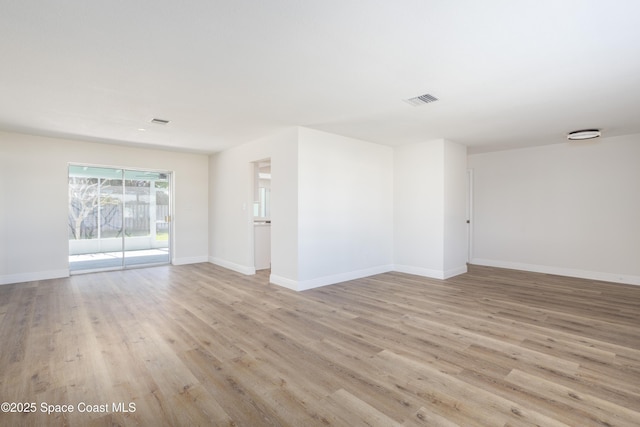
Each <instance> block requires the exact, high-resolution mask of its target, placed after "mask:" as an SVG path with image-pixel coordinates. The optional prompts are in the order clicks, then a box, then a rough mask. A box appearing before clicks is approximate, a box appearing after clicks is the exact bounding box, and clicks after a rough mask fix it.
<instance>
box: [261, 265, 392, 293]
mask: <svg viewBox="0 0 640 427" xmlns="http://www.w3.org/2000/svg"><path fill="white" fill-rule="evenodd" d="M389 271H393V266H391V265H382V266H378V267H371V268H365V269H362V270H356V271H349V272H347V273H339V274H332V275H329V276H323V277H317V278H315V279H308V280H291V279H287V278H286V277H281V276H276V275H273V274H272V275H271V276H270V277H269V281H270V282H271V283H273V284H275V285H279V286H283V287H285V288H288V289H292V290H294V291H306V290H309V289H314V288H319V287H321V286H327V285H333V284H336V283H341V282H347V281H349V280H355V279H361V278H363V277H369V276H373V275H375V274H382V273H387V272H389Z"/></svg>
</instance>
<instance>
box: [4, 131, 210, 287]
mask: <svg viewBox="0 0 640 427" xmlns="http://www.w3.org/2000/svg"><path fill="white" fill-rule="evenodd" d="M70 162H71V163H87V164H96V165H106V166H121V167H131V168H147V169H159V170H168V171H173V172H174V184H175V187H174V188H175V193H174V205H175V212H174V230H175V236H174V237H175V239H174V242H173V243H174V253H173V257H174V259H173V262H174V263H176V264H181V263H191V262H203V261H206V260H207V226H208V223H207V218H208V212H207V186H206V183H207V180H208V165H207V156H206V155H199V154H188V153H178V152H169V151H162V150H152V149H142V148H132V147H124V146H116V145H110V144H97V143H89V142H79V141H72V140H65V139H57V138H44V137H37V136H31V135H22V134H16V133H7V132H0V186H1V187H0V283H14V282H22V281H29V280H40V279H47V278H53V277H64V276H67V275H68V273H69V270H68V218H67V215H68V170H67V167H68V163H70Z"/></svg>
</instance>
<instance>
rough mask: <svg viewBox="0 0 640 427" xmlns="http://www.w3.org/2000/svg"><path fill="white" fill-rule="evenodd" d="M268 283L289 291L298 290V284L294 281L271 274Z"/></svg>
mask: <svg viewBox="0 0 640 427" xmlns="http://www.w3.org/2000/svg"><path fill="white" fill-rule="evenodd" d="M269 282H271V283H273V284H274V285H278V286H282V287H283V288H287V289H291V290H292V291H297V290H298V282H297V281H296V280H291V279H287V278H286V277H282V276H276V275H275V274H272V275H270V276H269Z"/></svg>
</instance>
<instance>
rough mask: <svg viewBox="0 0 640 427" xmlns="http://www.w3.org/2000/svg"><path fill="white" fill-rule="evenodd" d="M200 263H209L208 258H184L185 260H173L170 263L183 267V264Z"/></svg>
mask: <svg viewBox="0 0 640 427" xmlns="http://www.w3.org/2000/svg"><path fill="white" fill-rule="evenodd" d="M201 262H209V257H208V256H206V255H205V256H194V257H185V258H174V259H173V261H171V264H173V265H185V264H199V263H201Z"/></svg>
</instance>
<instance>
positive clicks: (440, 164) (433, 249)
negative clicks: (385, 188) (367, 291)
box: [394, 139, 467, 278]
mask: <svg viewBox="0 0 640 427" xmlns="http://www.w3.org/2000/svg"><path fill="white" fill-rule="evenodd" d="M394 154H395V156H394V171H395V181H394V209H395V213H394V236H395V240H394V245H395V256H394V259H395V269H396V270H399V271H402V272H406V273H411V274H419V275H423V276H428V277H435V278H447V277H451V276H454V275H457V274H460V273H464V272H465V271H466V253H467V243H466V242H467V236H466V217H465V215H466V194H467V193H466V191H467V190H466V147H464V146H462V145H460V144H456V143H453V142H451V141H446V140H442V139H439V140H433V141H428V142H423V143H418V144H411V145H405V146H400V147H396V149H395V152H394Z"/></svg>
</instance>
